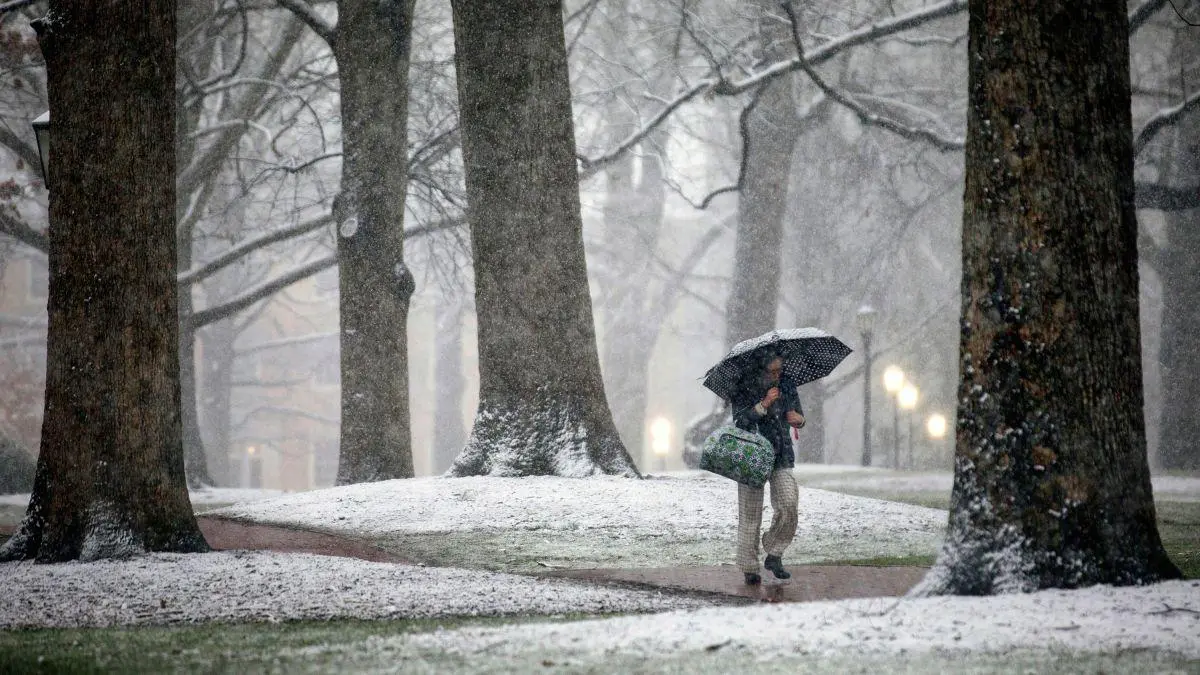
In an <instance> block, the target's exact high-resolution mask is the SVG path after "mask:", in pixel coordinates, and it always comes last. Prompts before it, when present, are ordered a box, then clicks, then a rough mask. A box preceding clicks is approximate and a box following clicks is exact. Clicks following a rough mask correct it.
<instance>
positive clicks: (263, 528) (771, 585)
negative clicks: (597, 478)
mask: <svg viewBox="0 0 1200 675" xmlns="http://www.w3.org/2000/svg"><path fill="white" fill-rule="evenodd" d="M196 521H197V522H198V523H199V524H200V531H201V532H203V533H204V538H205V539H207V540H208V543H209V545H210V546H212V547H213V548H214V549H216V550H218V551H227V550H235V549H237V550H258V551H279V552H285V553H313V554H316V555H332V556H341V557H346V558H358V559H360V560H369V561H371V562H387V563H401V564H412V561H409V560H405V559H404V558H402V557H400V556H398V555H396V554H394V553H390V552H388V551H385V550H383V549H381V548H377V547H375V546H371V545H369V544H364V543H362V542H360V541H356V540H353V539H350V538H347V537H342V536H338V535H334V534H326V533H323V532H313V531H311V530H301V529H296V528H290V527H279V526H276V525H261V524H257V523H245V522H241V521H236V520H230V519H228V518H220V517H217V516H206V515H198V516H196ZM11 533H12V528H0V543H3V540H4V539H5V538H7V537H6V536H5V535H10V534H11ZM789 569H790V570H791V572H792V578H791V579H788V580H786V581H779V580H776V579H774V578H773V577H772V576H771V574H770V573H769V572H766V570H763V573H764V578H763V584H762V585H761V586H747V585H745V584H744V583H742V575H741V572H739V571H738V569H737V568H736V567H734V566H733V565H707V566H701V567H648V568H635V569H552V570H546V571H544V572H540V573H539V574H538V576H544V577H559V578H568V579H578V580H580V581H589V582H593V583H609V584H620V585H633V586H641V587H648V588H655V589H660V590H667V591H676V592H682V593H715V594H720V595H725V596H735V597H740V598H746V599H749V600H759V601H762V602H809V601H814V600H842V599H846V598H878V597H896V596H900V595H904V594H905V593H906V592H907V591H908V589H910V588H912V587H913V585H914V584H916V583H917V582H918V581H920V580H921V577H923V576H924V575H925V572H926V568H924V567H869V566H860V565H796V566H792V567H790V568H789Z"/></svg>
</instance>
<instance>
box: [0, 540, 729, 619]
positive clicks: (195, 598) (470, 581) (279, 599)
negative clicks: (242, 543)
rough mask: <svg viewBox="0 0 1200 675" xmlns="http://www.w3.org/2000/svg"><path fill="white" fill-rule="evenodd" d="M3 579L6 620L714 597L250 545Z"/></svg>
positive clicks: (570, 607)
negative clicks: (248, 548) (278, 550)
mask: <svg viewBox="0 0 1200 675" xmlns="http://www.w3.org/2000/svg"><path fill="white" fill-rule="evenodd" d="M0 588H2V589H4V590H3V595H4V602H3V603H0V629H13V628H22V627H81V626H114V625H121V626H127V625H153V624H175V623H189V624H190V623H198V622H205V621H287V620H298V619H314V620H323V619H394V618H425V617H448V616H510V615H526V614H532V615H553V614H565V613H572V614H602V613H613V612H647V611H664V610H670V609H680V608H695V607H706V606H711V605H712V604H713V603H712V601H711V600H703V601H702V600H698V599H695V598H691V597H680V596H678V595H669V594H663V593H660V592H656V591H646V590H633V589H624V588H615V587H608V586H592V585H588V584H585V583H581V582H574V581H567V580H562V579H539V578H535V577H528V576H519V575H515V574H496V573H492V572H481V571H469V570H462V569H450V568H430V567H417V566H411V565H400V564H390V563H370V562H364V561H361V560H355V559H351V558H335V557H328V556H317V555H308V554H300V553H266V552H246V551H236V552H222V553H205V554H195V555H181V554H165V553H163V554H154V555H147V556H141V557H138V558H136V559H133V560H126V561H116V560H111V561H101V562H94V563H86V564H83V563H66V564H61V565H38V564H34V563H0Z"/></svg>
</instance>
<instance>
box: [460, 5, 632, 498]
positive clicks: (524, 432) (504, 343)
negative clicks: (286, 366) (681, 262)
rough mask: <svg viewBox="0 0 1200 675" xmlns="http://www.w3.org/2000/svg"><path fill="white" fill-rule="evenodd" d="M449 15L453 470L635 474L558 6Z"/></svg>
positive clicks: (477, 8) (466, 8)
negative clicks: (456, 300) (623, 427)
mask: <svg viewBox="0 0 1200 675" xmlns="http://www.w3.org/2000/svg"><path fill="white" fill-rule="evenodd" d="M452 7H453V11H454V38H455V47H456V49H455V64H456V69H457V76H458V93H459V107H460V115H461V120H462V122H461V126H462V140H463V144H462V145H463V160H464V165H465V168H466V183H467V197H468V202H469V204H470V207H469V209H468V212H467V219H468V222H469V224H470V228H471V241H472V244H473V246H472V252H473V257H474V268H475V307H476V312H477V315H478V318H479V371H480V401H479V409H478V412H477V414H476V418H475V426H474V428H473V429H472V432H471V438H470V440H469V441H468V443H467V448H466V450H465V451H464V452H463V454H462V455H460V456H459V457H458V459H457V460H456V461H455V463H454V466H453V467H452V468H451V473H452V474H454V475H460V476H462V475H479V474H494V475H564V476H587V475H591V474H595V473H601V472H602V473H609V474H623V475H627V476H637V475H638V472H637V469H636V468H635V466H634V464H633V461H632V460H631V459H630V457H629V454H628V453H627V452H626V450H625V447H624V445H623V444H622V443H621V439H620V437H619V436H618V435H617V431H616V428H615V427H614V425H613V421H612V414H611V412H610V410H609V407H608V402H607V400H606V398H605V394H604V384H603V381H602V380H601V377H600V359H599V356H598V354H597V350H596V338H595V333H594V329H593V323H592V303H591V298H590V296H589V293H588V279H587V270H586V267H585V262H584V251H583V233H582V220H581V218H580V204H579V180H578V174H577V172H576V166H575V165H576V161H575V136H574V130H573V124H572V119H571V92H570V85H569V80H568V73H567V58H566V45H565V40H564V35H563V22H562V6H561V3H559V2H543V3H528V2H523V1H522V0H455V1H454V2H452Z"/></svg>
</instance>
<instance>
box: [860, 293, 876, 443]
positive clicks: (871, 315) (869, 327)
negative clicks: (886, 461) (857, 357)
mask: <svg viewBox="0 0 1200 675" xmlns="http://www.w3.org/2000/svg"><path fill="white" fill-rule="evenodd" d="M857 320H858V332H859V334H861V335H862V341H863V447H862V465H863V466H871V334H872V331H873V330H874V328H875V309H874V308H873V307H871V306H870V305H863V306H862V307H859V308H858V316H857Z"/></svg>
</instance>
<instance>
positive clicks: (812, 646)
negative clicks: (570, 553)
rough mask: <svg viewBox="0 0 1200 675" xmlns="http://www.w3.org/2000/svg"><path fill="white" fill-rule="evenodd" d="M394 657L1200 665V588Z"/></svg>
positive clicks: (873, 602)
mask: <svg viewBox="0 0 1200 675" xmlns="http://www.w3.org/2000/svg"><path fill="white" fill-rule="evenodd" d="M376 646H377V647H378V648H389V647H390V648H393V649H395V650H396V651H397V652H398V653H399V654H405V653H407V654H409V655H413V656H416V655H420V654H431V653H445V652H450V653H454V654H457V655H459V656H461V657H464V658H465V659H466V660H468V661H469V660H474V659H476V658H483V657H486V658H498V659H504V658H514V657H520V656H522V655H529V654H537V655H539V658H552V659H556V660H570V661H572V662H573V663H576V664H578V663H580V662H583V663H588V662H595V663H603V662H605V661H606V660H607V659H610V658H613V657H614V656H618V655H632V656H636V657H649V658H654V657H664V656H665V657H670V656H672V655H680V656H682V655H686V654H689V653H690V654H704V653H705V652H709V651H715V650H717V649H720V650H723V651H726V650H728V651H738V650H745V651H746V652H749V653H750V654H752V655H754V657H755V658H756V659H758V660H760V661H761V660H769V659H772V658H782V657H787V656H794V655H796V654H805V655H809V656H814V655H815V656H828V657H846V656H848V655H870V654H890V655H898V654H905V653H912V652H929V651H962V652H976V653H978V652H1000V653H1002V652H1007V651H1010V650H1022V649H1053V650H1069V651H1083V652H1112V651H1120V650H1138V649H1152V650H1163V651H1168V652H1174V653H1178V654H1182V655H1184V656H1186V657H1191V658H1200V581H1176V582H1170V583H1163V584H1156V585H1153V586H1146V587H1134V588H1113V587H1110V586H1098V587H1093V588H1088V589H1084V590H1078V591H1044V592H1040V593H1032V594H1020V595H1002V596H995V597H986V598H980V597H939V598H921V599H911V598H904V599H896V598H888V599H860V600H843V601H838V602H814V603H800V604H784V605H755V606H750V607H727V608H712V609H702V610H695V611H677V612H671V613H668V614H660V615H654V616H635V617H621V618H613V619H605V620H598V621H584V622H575V623H563V624H528V625H518V626H507V627H500V628H464V629H460V630H455V631H444V632H441V631H439V632H435V633H423V634H415V635H410V636H404V637H398V638H393V639H392V640H391V641H390V644H386V643H385V644H380V645H376Z"/></svg>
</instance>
